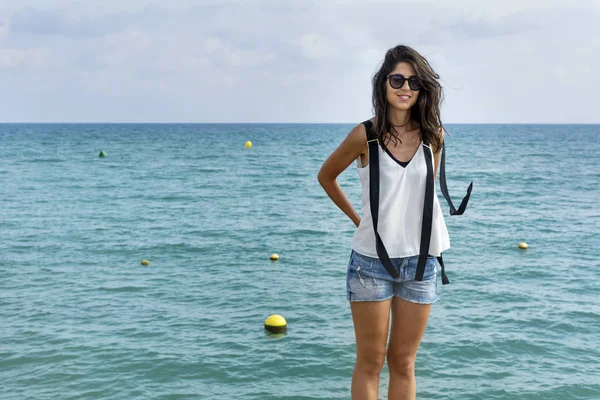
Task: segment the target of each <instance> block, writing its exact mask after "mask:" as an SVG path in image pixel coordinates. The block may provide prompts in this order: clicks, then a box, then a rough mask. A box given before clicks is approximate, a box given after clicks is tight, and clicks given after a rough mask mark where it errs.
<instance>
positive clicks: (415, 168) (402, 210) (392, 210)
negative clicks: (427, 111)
mask: <svg viewBox="0 0 600 400" xmlns="http://www.w3.org/2000/svg"><path fill="white" fill-rule="evenodd" d="M378 151H379V187H380V189H379V219H378V221H377V224H378V231H379V235H380V236H381V239H382V241H383V244H384V245H385V247H386V249H387V251H388V254H389V256H390V257H391V258H400V257H410V256H415V255H418V254H419V252H420V245H421V226H422V220H423V203H424V198H425V181H426V179H427V165H426V162H425V155H424V153H423V152H424V151H429V152H431V158H432V159H433V152H432V150H431V147H429V146H428V145H426V144H424V143H423V142H422V141H421V143H420V145H419V148H418V149H417V151H416V153H415V154H414V156H413V157H412V159H411V160H410V162H409V163H407V165H406V166H405V167H403V166H401V165H399V164H398V162H397V160H396V159H395V158H393V156H392V155H391V154H388V152H387V151H385V150H384V149H383V148H382V147H381V145H379V146H378ZM356 165H357V168H358V176H359V178H360V182H361V186H362V204H361V208H362V214H363V215H362V217H361V221H360V225H359V226H358V228H357V229H356V232H355V233H354V237H353V239H352V248H353V249H354V250H355V251H356V252H357V253H360V254H363V255H366V256H369V257H375V258H377V250H376V247H375V233H374V232H373V218H372V217H371V206H370V202H369V165H367V166H364V167H363V166H362V165H361V161H360V157H358V159H357V161H356ZM449 248H450V238H449V235H448V230H447V228H446V223H445V221H444V216H443V214H442V209H441V207H440V203H439V200H438V198H437V193H436V189H435V187H434V196H433V219H432V228H431V242H430V245H429V254H430V255H432V256H439V255H440V254H441V253H442V252H443V251H445V250H447V249H449Z"/></svg>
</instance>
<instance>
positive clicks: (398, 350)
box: [387, 297, 431, 400]
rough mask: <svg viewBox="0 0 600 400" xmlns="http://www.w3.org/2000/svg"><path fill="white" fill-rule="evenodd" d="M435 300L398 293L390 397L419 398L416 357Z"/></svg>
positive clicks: (396, 399) (398, 399) (389, 354)
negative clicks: (414, 300) (421, 300)
mask: <svg viewBox="0 0 600 400" xmlns="http://www.w3.org/2000/svg"><path fill="white" fill-rule="evenodd" d="M430 310H431V304H417V303H411V302H409V301H406V300H402V299H401V298H399V297H394V299H393V301H392V331H391V333H390V343H389V345H388V350H387V363H388V369H389V372H390V384H389V390H388V400H415V399H416V398H417V388H416V383H415V359H416V356H417V349H418V348H419V344H420V343H421V338H422V337H423V333H424V332H425V327H426V326H427V320H428V318H429V311H430Z"/></svg>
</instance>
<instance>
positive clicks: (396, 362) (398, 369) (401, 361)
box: [387, 351, 416, 377]
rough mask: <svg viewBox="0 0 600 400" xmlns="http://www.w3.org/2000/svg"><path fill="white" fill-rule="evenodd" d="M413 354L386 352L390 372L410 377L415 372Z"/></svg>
mask: <svg viewBox="0 0 600 400" xmlns="http://www.w3.org/2000/svg"><path fill="white" fill-rule="evenodd" d="M415 359H416V357H415V354H407V353H395V352H389V351H388V353H387V363H388V368H389V370H390V373H393V374H395V375H400V376H406V377H411V376H413V375H414V373H415Z"/></svg>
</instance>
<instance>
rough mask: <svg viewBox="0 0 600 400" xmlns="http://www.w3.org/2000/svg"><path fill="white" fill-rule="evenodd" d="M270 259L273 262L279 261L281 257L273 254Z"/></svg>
mask: <svg viewBox="0 0 600 400" xmlns="http://www.w3.org/2000/svg"><path fill="white" fill-rule="evenodd" d="M269 258H270V259H271V260H273V261H277V260H279V255H277V254H271V257H269Z"/></svg>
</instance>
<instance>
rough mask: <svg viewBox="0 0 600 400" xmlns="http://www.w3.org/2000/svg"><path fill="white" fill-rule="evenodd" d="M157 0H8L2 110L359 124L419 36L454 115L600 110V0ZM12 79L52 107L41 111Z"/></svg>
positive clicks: (0, 37)
mask: <svg viewBox="0 0 600 400" xmlns="http://www.w3.org/2000/svg"><path fill="white" fill-rule="evenodd" d="M156 4H158V5H153V6H148V5H147V2H145V1H142V0H130V1H127V2H124V1H120V2H117V1H115V0H107V1H105V2H102V3H98V4H97V6H98V7H96V6H94V8H90V7H89V6H87V5H86V4H85V3H81V2H80V3H73V2H72V1H67V0H64V1H63V0H54V1H52V2H51V3H50V2H48V1H47V0H44V1H42V0H22V1H20V2H15V1H8V0H0V10H3V11H2V12H3V13H2V14H0V21H2V22H0V68H2V71H8V70H9V69H10V74H7V73H5V74H3V75H2V74H0V86H1V87H3V91H2V92H1V94H0V120H11V119H13V118H17V119H19V118H18V116H19V115H27V117H28V118H30V119H32V120H48V119H49V117H52V118H53V119H55V120H58V121H61V120H78V119H79V120H80V119H81V118H83V117H82V116H86V117H85V118H90V119H92V120H95V121H101V120H117V121H119V120H134V121H135V120H144V119H147V118H150V119H153V120H163V121H175V120H187V121H232V120H235V121H281V122H285V121H290V122H302V121H307V122H311V121H314V122H328V121H330V122H351V121H355V120H360V119H362V118H364V117H366V116H368V115H369V114H370V110H371V99H370V92H371V87H370V79H371V76H372V74H373V73H374V72H375V70H376V68H377V67H378V64H379V62H380V61H381V59H382V57H383V55H384V54H385V51H386V50H387V49H388V48H390V47H392V46H394V45H396V44H399V43H404V44H409V45H411V46H413V47H414V48H415V49H416V50H418V51H420V52H421V53H422V54H423V55H424V56H425V57H427V58H428V60H429V61H430V62H431V64H432V65H433V66H434V68H435V69H436V71H437V72H438V73H439V74H440V75H441V77H442V83H443V84H444V86H445V88H446V102H445V104H444V108H443V111H444V117H445V119H446V121H448V122H543V121H547V122H578V121H579V122H593V121H596V122H600V121H599V120H598V117H597V116H596V114H595V111H592V106H591V105H592V104H595V98H594V96H595V93H596V92H598V91H599V90H600V85H599V84H598V83H596V82H597V80H596V79H595V77H594V76H593V71H592V70H593V68H592V66H593V65H597V64H598V63H599V62H600V51H599V46H600V44H599V43H598V42H597V40H596V38H597V37H599V36H600V28H598V27H597V24H596V21H597V20H598V19H599V18H598V17H599V16H600V10H599V7H598V2H593V1H584V0H582V1H580V2H577V3H575V4H573V5H566V3H564V2H560V1H551V0H548V1H545V2H536V1H519V2H513V1H504V2H489V3H481V2H475V1H474V0H473V1H471V0H462V1H461V0H457V1H456V2H452V3H450V2H446V1H443V0H430V1H429V2H414V1H412V2H411V1H392V0H373V1H350V0H338V1H333V0H320V1H316V0H307V1H302V2H285V3H281V2H277V1H275V0H265V1H262V0H256V1H248V2H241V1H233V0H227V1H216V0H215V1H210V2H209V1H205V2H202V4H201V5H198V2H197V1H192V0H179V1H177V2H166V1H157V2H156ZM7 88H10V90H12V91H13V93H12V94H14V92H19V93H20V92H27V93H29V94H30V95H31V96H35V97H36V99H38V102H39V104H40V106H39V107H38V108H35V107H33V108H31V109H30V110H29V111H28V112H27V113H25V112H24V111H23V110H21V109H20V108H17V107H19V104H22V103H15V102H13V101H11V93H9V92H10V90H8V89H7ZM557 91H559V92H568V93H570V94H571V95H572V96H574V97H576V98H577V101H565V100H561V101H558V100H556V99H555V98H552V96H551V93H552V92H557ZM56 93H62V95H61V96H60V101H62V102H64V103H65V104H64V107H57V106H55V107H49V105H50V104H51V103H52V104H54V103H55V102H56V101H57V98H58V97H57V96H56ZM109 98H110V101H111V104H114V107H105V106H104V105H105V104H106V101H107V100H106V99H109ZM78 99H87V101H86V102H83V101H81V102H80V103H79V104H77V105H75V103H76V102H78ZM132 102H135V103H136V105H139V106H136V107H133V108H132V107H131V106H130V104H131V103H132ZM84 104H85V105H87V106H88V107H89V110H88V111H86V112H82V109H81V107H83V105H84ZM43 105H46V106H48V107H46V108H44V106H43ZM101 105H102V106H101ZM119 105H120V106H119ZM144 105H146V106H144ZM233 105H236V106H239V107H238V108H236V113H235V115H231V114H230V111H229V110H230V109H231V108H232V106H233ZM47 110H54V111H55V113H54V114H52V115H49V114H48V112H49V111H47ZM57 110H58V111H59V112H57ZM69 110H77V112H75V111H72V112H71V111H69ZM136 110H137V111H136ZM136 113H137V114H136Z"/></svg>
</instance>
